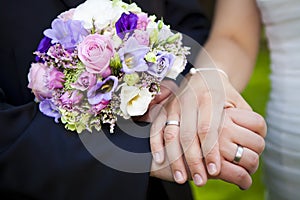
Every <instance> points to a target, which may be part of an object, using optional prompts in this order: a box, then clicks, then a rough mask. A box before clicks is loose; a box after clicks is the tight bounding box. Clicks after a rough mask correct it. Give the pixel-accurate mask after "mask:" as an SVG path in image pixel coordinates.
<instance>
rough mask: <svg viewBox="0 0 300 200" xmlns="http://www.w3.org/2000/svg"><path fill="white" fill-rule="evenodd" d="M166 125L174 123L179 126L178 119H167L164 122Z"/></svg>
mask: <svg viewBox="0 0 300 200" xmlns="http://www.w3.org/2000/svg"><path fill="white" fill-rule="evenodd" d="M168 125H176V126H180V122H179V121H176V120H168V121H167V122H166V126H168Z"/></svg>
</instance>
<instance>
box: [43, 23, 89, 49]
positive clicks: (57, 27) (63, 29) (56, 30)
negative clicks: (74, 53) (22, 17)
mask: <svg viewBox="0 0 300 200" xmlns="http://www.w3.org/2000/svg"><path fill="white" fill-rule="evenodd" d="M44 35H45V36H47V37H48V38H51V39H52V43H53V44H55V43H60V44H61V45H62V46H63V47H64V48H65V49H72V48H75V47H76V45H77V44H78V43H79V42H81V41H82V39H83V38H84V37H85V36H87V35H88V32H87V31H86V30H85V29H84V27H83V25H82V22H81V21H78V20H68V21H64V20H62V19H55V20H53V22H52V24H51V29H47V30H45V31H44Z"/></svg>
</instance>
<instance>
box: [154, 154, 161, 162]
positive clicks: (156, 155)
mask: <svg viewBox="0 0 300 200" xmlns="http://www.w3.org/2000/svg"><path fill="white" fill-rule="evenodd" d="M153 158H154V160H155V162H157V163H160V162H161V156H160V153H158V152H156V153H154V154H153Z"/></svg>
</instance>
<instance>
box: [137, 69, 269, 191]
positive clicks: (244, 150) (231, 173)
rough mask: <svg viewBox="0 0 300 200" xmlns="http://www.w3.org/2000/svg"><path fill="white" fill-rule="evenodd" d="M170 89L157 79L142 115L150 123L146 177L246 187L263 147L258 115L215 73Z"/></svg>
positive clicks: (262, 127)
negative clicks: (158, 92) (155, 91)
mask: <svg viewBox="0 0 300 200" xmlns="http://www.w3.org/2000/svg"><path fill="white" fill-rule="evenodd" d="M176 88H177V87H176V84H175V83H174V82H172V81H171V80H167V81H163V84H162V90H161V95H159V96H157V97H156V98H155V99H154V101H153V102H152V104H151V107H150V110H149V112H148V114H147V115H145V116H144V119H143V120H147V121H152V122H153V124H152V127H151V133H150V144H151V151H152V154H153V162H152V167H151V176H154V177H158V178H161V179H164V180H169V181H176V182H177V183H184V182H186V181H187V180H190V179H192V180H193V181H194V183H195V184H196V185H197V186H203V185H205V183H206V182H207V179H208V178H213V179H222V180H224V181H226V182H230V183H233V184H236V185H237V186H239V187H240V188H241V189H248V188H249V187H250V186H251V184H252V179H251V174H253V173H254V172H255V171H256V170H257V168H258V165H259V155H260V154H261V153H262V151H263V150H264V147H265V142H264V137H265V136H266V123H265V120H264V118H263V117H262V116H260V115H259V114H257V113H255V112H253V111H252V109H251V107H250V106H249V105H248V104H247V103H246V101H245V100H244V99H243V98H242V97H241V95H240V94H239V93H238V92H237V91H236V90H235V89H234V88H233V87H232V85H231V84H230V82H229V80H228V79H227V78H226V77H224V76H223V75H221V74H220V73H218V72H217V71H215V72H213V71H211V72H203V73H197V74H195V75H193V76H190V77H188V78H187V79H184V80H183V82H182V83H181V86H180V88H179V89H178V88H177V89H176ZM175 90H176V91H175ZM167 121H171V122H170V123H169V124H166V122H167ZM175 122H179V123H180V124H176V123H175Z"/></svg>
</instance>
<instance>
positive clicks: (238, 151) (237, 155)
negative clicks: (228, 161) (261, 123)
mask: <svg viewBox="0 0 300 200" xmlns="http://www.w3.org/2000/svg"><path fill="white" fill-rule="evenodd" d="M243 152H244V148H243V147H242V146H240V145H237V149H236V153H235V156H234V158H233V162H234V163H238V162H240V160H241V158H242V156H243Z"/></svg>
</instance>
